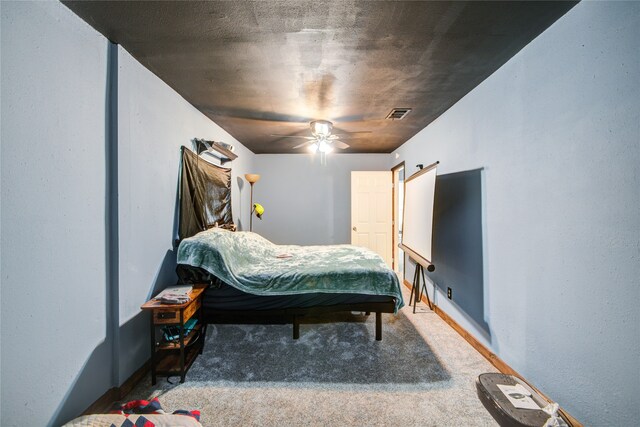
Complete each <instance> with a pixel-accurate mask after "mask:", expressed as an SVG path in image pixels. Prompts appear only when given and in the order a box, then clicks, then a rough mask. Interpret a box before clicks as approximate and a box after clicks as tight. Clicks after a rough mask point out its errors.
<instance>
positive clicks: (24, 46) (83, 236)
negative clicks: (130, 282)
mask: <svg viewBox="0 0 640 427" xmlns="http://www.w3.org/2000/svg"><path fill="white" fill-rule="evenodd" d="M1 7H2V9H1V13H2V21H1V27H2V53H1V54H2V73H1V74H2V89H1V90H2V131H1V135H2V137H1V138H2V148H1V150H2V151H1V157H2V220H1V224H2V225H1V227H2V231H1V236H2V237H1V251H2V257H1V259H2V261H1V263H2V352H1V354H2V378H1V381H0V382H1V383H2V385H1V392H2V398H1V401H2V415H1V418H0V424H2V425H3V426H14V425H24V424H25V420H27V421H26V423H27V424H29V425H38V426H44V425H48V424H50V423H53V420H54V419H55V418H57V417H59V416H60V417H62V418H64V417H65V416H66V415H69V414H74V413H77V412H78V411H82V410H84V409H85V408H86V406H87V405H89V404H90V403H91V402H93V400H95V399H96V398H97V397H98V396H99V395H100V394H102V393H103V392H104V391H106V390H107V389H108V388H109V387H110V372H111V362H110V356H111V354H110V349H109V343H107V342H106V341H105V340H106V339H107V335H106V329H107V325H106V322H107V320H106V318H107V315H106V306H107V300H106V263H105V209H106V202H105V183H106V181H105V93H106V69H107V68H106V48H107V41H106V40H105V39H104V38H103V37H102V36H101V35H100V34H98V33H97V32H96V31H94V30H93V29H92V28H90V27H89V26H88V25H87V24H86V23H85V22H83V21H82V20H80V19H79V18H78V17H77V16H75V15H74V14H73V13H71V12H70V11H69V10H67V8H65V7H63V6H62V5H60V4H59V3H57V2H43V3H22V2H16V3H10V2H3V3H2V6H1ZM83 368H88V369H90V370H92V375H91V378H88V377H86V376H83V375H82V374H81V373H82V371H83ZM71 393H73V394H74V395H75V398H74V399H73V402H70V403H69V404H67V402H66V401H65V397H66V395H68V394H71Z"/></svg>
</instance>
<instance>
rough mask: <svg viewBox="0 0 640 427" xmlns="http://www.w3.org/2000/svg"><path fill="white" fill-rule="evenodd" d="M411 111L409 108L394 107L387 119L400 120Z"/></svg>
mask: <svg viewBox="0 0 640 427" xmlns="http://www.w3.org/2000/svg"><path fill="white" fill-rule="evenodd" d="M410 112H411V108H394V109H393V110H391V112H390V113H389V114H387V117H386V118H387V119H389V120H402V119H404V118H405V117H407V114H409V113H410Z"/></svg>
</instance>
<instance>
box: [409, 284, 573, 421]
mask: <svg viewBox="0 0 640 427" xmlns="http://www.w3.org/2000/svg"><path fill="white" fill-rule="evenodd" d="M403 283H404V285H405V286H406V287H407V288H409V289H411V288H412V286H413V285H412V284H411V283H409V282H408V281H407V280H406V279H405V280H404V281H403ZM421 300H422V302H423V303H425V304H427V298H426V296H425V295H423V296H422V298H421ZM432 304H433V311H434V313H436V314H437V315H438V316H440V318H441V319H442V320H444V321H445V323H447V324H448V325H449V326H450V327H451V328H452V329H453V330H454V331H456V332H457V333H458V334H460V336H461V337H462V338H464V339H465V341H467V342H468V343H469V344H470V345H471V347H473V348H474V349H476V351H477V352H478V353H480V354H481V355H482V356H484V358H485V359H487V360H488V361H489V363H491V364H492V365H493V366H494V367H495V368H496V369H497V370H498V371H500V372H502V373H503V374H507V375H513V376H514V377H518V378H520V379H521V380H522V381H524V382H526V383H527V384H529V385H530V386H531V388H533V389H534V390H535V391H536V392H538V393H539V394H540V395H541V396H542V397H543V398H545V399H547V400H548V401H550V402H552V401H553V400H551V399H550V398H549V397H548V396H547V395H546V394H544V393H542V392H541V391H540V390H539V389H538V388H537V387H535V386H534V385H532V384H531V383H530V382H529V381H527V380H526V379H525V378H524V377H523V376H522V375H520V374H519V373H518V372H516V371H515V370H514V369H513V368H511V366H509V365H508V364H507V363H506V362H505V361H504V360H502V359H500V358H499V357H498V355H496V354H495V353H494V352H492V351H491V350H489V349H488V348H487V347H485V346H484V345H483V344H482V343H481V342H480V341H478V340H477V339H476V338H475V337H474V336H473V335H471V334H470V333H469V332H468V331H467V330H466V329H464V328H463V327H462V326H460V325H459V324H458V322H456V321H455V320H453V319H452V318H451V317H450V316H449V315H448V314H447V313H445V312H444V311H443V310H442V309H441V308H440V307H438V306H437V305H436V304H435V302H432ZM561 412H562V415H563V416H564V417H565V418H567V419H568V420H569V422H570V423H571V425H572V426H573V427H583V425H582V423H580V422H579V421H578V420H576V419H575V418H574V417H572V416H571V415H570V414H569V413H567V411H565V410H564V409H561Z"/></svg>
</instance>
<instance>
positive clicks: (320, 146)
mask: <svg viewBox="0 0 640 427" xmlns="http://www.w3.org/2000/svg"><path fill="white" fill-rule="evenodd" d="M329 149H330V147H329V144H327V141H325V140H324V139H323V140H321V141H320V144H318V151H320V152H321V153H328V152H329V151H328V150H329Z"/></svg>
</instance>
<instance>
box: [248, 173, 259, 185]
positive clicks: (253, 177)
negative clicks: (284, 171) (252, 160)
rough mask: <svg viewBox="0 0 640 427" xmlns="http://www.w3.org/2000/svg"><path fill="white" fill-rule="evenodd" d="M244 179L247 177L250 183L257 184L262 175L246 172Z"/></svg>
mask: <svg viewBox="0 0 640 427" xmlns="http://www.w3.org/2000/svg"><path fill="white" fill-rule="evenodd" d="M244 179H246V180H247V182H248V183H249V184H255V183H256V182H258V181H259V180H260V175H258V174H257V173H246V174H244Z"/></svg>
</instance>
